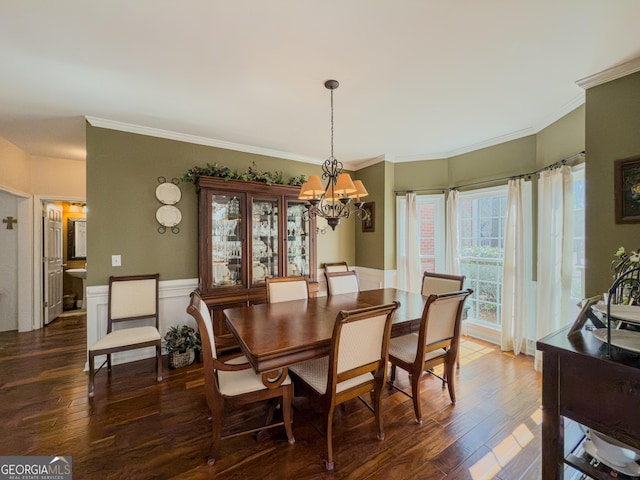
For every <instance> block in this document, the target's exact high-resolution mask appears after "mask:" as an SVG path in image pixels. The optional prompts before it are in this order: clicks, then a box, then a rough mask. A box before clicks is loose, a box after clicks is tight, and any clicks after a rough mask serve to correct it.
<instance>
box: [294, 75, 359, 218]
mask: <svg viewBox="0 0 640 480" xmlns="http://www.w3.org/2000/svg"><path fill="white" fill-rule="evenodd" d="M338 85H340V84H339V83H338V81H337V80H327V81H326V82H324V86H325V88H327V89H329V90H331V156H330V157H329V158H328V159H327V160H325V161H324V163H323V164H322V179H323V180H325V181H326V183H325V186H323V185H322V180H320V177H319V176H318V175H311V176H310V177H309V180H308V181H306V182H305V183H304V184H303V185H302V187H300V194H299V195H298V198H299V199H300V200H307V201H308V202H309V203H308V205H307V209H308V212H309V216H310V217H322V218H325V219H326V220H327V224H328V225H329V226H330V227H331V229H332V230H335V229H336V227H337V226H338V224H339V223H340V220H342V219H343V218H349V217H350V216H351V215H352V214H356V215H357V216H358V218H360V219H361V220H366V219H367V218H368V214H367V212H366V211H365V210H364V209H363V206H364V202H363V201H361V198H362V197H365V196H367V195H368V192H367V190H366V188H364V185H363V184H362V181H360V180H355V181H354V180H351V176H350V175H349V174H348V173H342V170H343V165H342V162H339V161H338V160H336V157H334V156H333V91H334V90H335V89H336V88H338Z"/></svg>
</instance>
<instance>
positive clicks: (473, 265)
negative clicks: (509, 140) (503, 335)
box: [458, 186, 507, 329]
mask: <svg viewBox="0 0 640 480" xmlns="http://www.w3.org/2000/svg"><path fill="white" fill-rule="evenodd" d="M506 209H507V187H506V186H504V187H495V188H486V189H481V190H474V191H472V192H460V193H459V197H458V235H459V237H460V272H461V274H462V275H465V277H466V279H465V287H466V288H471V289H473V292H474V293H473V295H471V296H470V297H469V298H468V299H467V302H466V305H467V306H468V307H469V309H468V311H467V318H468V319H469V320H472V321H474V322H477V323H481V324H485V325H487V326H490V327H492V328H496V329H498V328H499V327H500V313H501V312H500V310H501V303H502V298H501V293H502V264H503V256H504V225H505V216H506Z"/></svg>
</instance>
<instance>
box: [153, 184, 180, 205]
mask: <svg viewBox="0 0 640 480" xmlns="http://www.w3.org/2000/svg"><path fill="white" fill-rule="evenodd" d="M156 198H157V199H158V200H159V201H160V202H161V203H163V204H165V205H175V204H176V203H178V202H179V201H180V198H182V192H181V191H180V188H178V186H177V185H174V184H173V183H169V182H166V183H161V184H160V185H158V186H157V187H156Z"/></svg>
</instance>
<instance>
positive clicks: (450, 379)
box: [444, 362, 456, 405]
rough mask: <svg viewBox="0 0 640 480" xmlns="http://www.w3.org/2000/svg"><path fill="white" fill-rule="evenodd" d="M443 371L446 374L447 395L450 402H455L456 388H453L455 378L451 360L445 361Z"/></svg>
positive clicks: (453, 403)
mask: <svg viewBox="0 0 640 480" xmlns="http://www.w3.org/2000/svg"><path fill="white" fill-rule="evenodd" d="M444 369H445V372H446V374H447V386H448V387H449V397H450V398H451V404H452V405H455V404H456V389H455V384H454V383H455V380H454V377H453V362H447V363H446V364H445V366H444Z"/></svg>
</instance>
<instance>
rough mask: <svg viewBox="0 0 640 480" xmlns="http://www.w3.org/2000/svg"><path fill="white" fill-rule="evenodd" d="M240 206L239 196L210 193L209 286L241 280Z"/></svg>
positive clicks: (234, 283)
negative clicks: (210, 283)
mask: <svg viewBox="0 0 640 480" xmlns="http://www.w3.org/2000/svg"><path fill="white" fill-rule="evenodd" d="M242 208H243V205H242V199H241V198H240V197H237V196H234V195H212V196H211V261H212V265H211V272H212V275H211V281H212V283H213V285H212V286H215V287H221V286H233V285H238V284H241V283H242V256H243V247H242Z"/></svg>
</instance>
